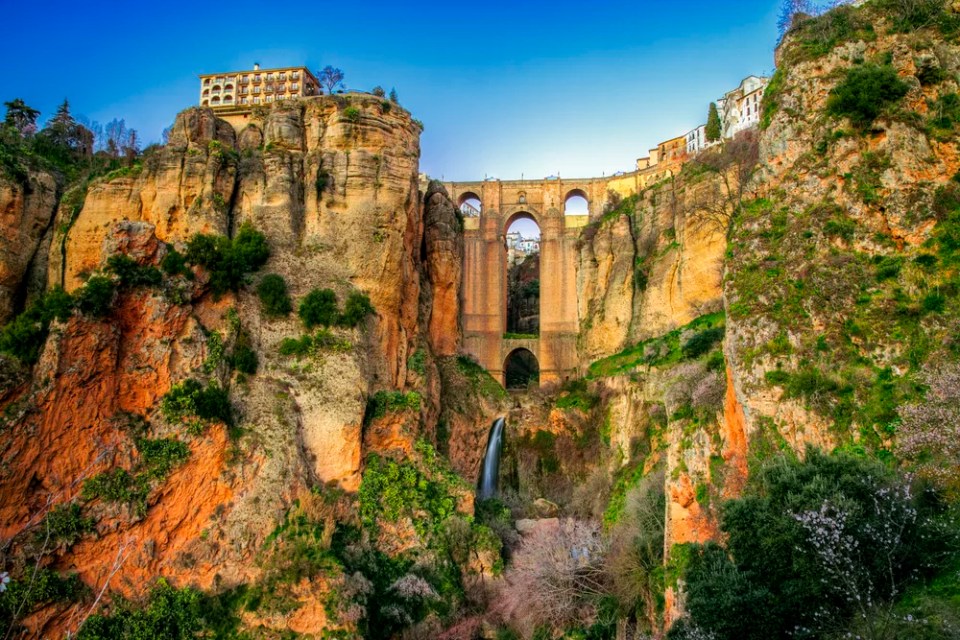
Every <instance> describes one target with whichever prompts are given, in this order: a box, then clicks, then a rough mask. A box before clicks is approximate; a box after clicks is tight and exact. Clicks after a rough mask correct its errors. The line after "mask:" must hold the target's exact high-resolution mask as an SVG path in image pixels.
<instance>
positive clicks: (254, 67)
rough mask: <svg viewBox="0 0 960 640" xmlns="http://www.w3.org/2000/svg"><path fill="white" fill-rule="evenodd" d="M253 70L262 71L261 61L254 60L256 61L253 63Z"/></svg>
mask: <svg viewBox="0 0 960 640" xmlns="http://www.w3.org/2000/svg"><path fill="white" fill-rule="evenodd" d="M253 70H254V71H260V63H259V62H254V63H253Z"/></svg>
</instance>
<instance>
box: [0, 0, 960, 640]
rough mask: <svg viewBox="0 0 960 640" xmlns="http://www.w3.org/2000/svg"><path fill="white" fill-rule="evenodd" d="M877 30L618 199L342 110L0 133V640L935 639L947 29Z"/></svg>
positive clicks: (914, 23) (950, 73)
mask: <svg viewBox="0 0 960 640" xmlns="http://www.w3.org/2000/svg"><path fill="white" fill-rule="evenodd" d="M908 4H909V5H910V7H912V6H913V5H912V4H910V3H903V2H896V1H893V0H872V1H869V2H865V3H857V6H848V5H844V6H840V7H838V8H836V9H834V10H832V11H830V12H827V13H824V14H823V15H819V16H807V17H803V18H801V19H798V20H797V21H796V22H795V23H794V26H793V27H792V28H791V29H790V30H789V31H788V32H787V34H786V35H785V37H784V40H783V42H782V43H781V45H780V47H779V48H778V50H777V60H776V62H777V72H776V75H775V76H774V77H773V79H772V81H771V82H770V85H769V87H768V88H767V89H766V92H765V95H764V97H763V105H762V118H761V122H760V126H759V128H757V129H751V130H747V131H744V132H743V133H741V134H739V135H738V136H737V137H735V138H733V139H731V140H728V141H726V142H724V143H723V144H720V145H717V146H715V147H712V148H710V149H708V150H706V151H704V152H702V153H701V154H699V155H698V156H697V157H695V158H693V159H691V160H690V161H689V162H686V163H685V164H683V165H682V166H678V167H677V168H676V170H672V171H669V172H665V173H663V174H662V175H658V176H657V179H656V180H655V181H653V182H651V183H649V184H646V183H644V184H641V183H640V182H639V179H638V177H637V175H636V174H627V175H624V176H615V177H611V178H593V179H586V180H565V179H556V180H551V179H546V180H543V181H484V182H477V183H467V184H464V183H453V182H447V183H442V182H440V181H437V180H430V179H428V178H425V177H421V175H420V171H419V160H420V146H419V140H420V134H421V132H422V130H423V125H422V124H420V123H419V122H417V121H416V120H415V119H414V118H413V116H412V115H411V114H410V113H408V112H407V111H406V110H405V109H404V108H402V107H401V106H400V105H399V104H397V103H396V102H395V101H390V100H386V99H384V98H383V97H382V96H376V95H372V94H365V93H354V92H351V93H345V94H342V95H338V94H334V95H323V96H315V97H309V98H303V99H297V100H286V101H283V102H277V103H274V104H272V105H271V106H269V107H267V108H262V109H258V110H257V111H256V112H254V113H253V115H252V117H251V118H250V119H249V122H248V123H246V124H244V126H243V127H242V128H239V129H235V128H234V127H233V126H232V125H231V124H230V123H228V122H227V121H225V120H223V119H221V118H219V117H218V116H217V113H215V112H214V111H213V110H211V109H209V108H205V107H195V108H189V109H186V110H184V111H182V112H181V113H179V114H178V115H177V117H176V120H175V122H174V125H173V128H172V130H171V133H170V137H169V140H168V142H167V143H166V144H165V145H162V146H160V145H157V146H154V147H151V148H149V149H147V150H145V151H144V153H143V154H142V155H141V156H139V157H137V158H136V159H135V161H131V162H130V163H129V164H126V165H123V166H118V167H116V168H114V169H113V170H112V171H110V172H108V173H105V174H103V175H95V173H96V172H94V171H89V172H88V173H87V174H85V175H84V174H83V173H82V172H79V170H77V171H78V172H79V173H76V174H75V175H73V176H72V177H74V178H76V179H71V174H70V172H69V171H65V170H64V169H63V167H62V166H58V165H56V164H53V163H51V162H49V161H47V160H45V159H44V157H42V156H41V155H40V154H39V153H37V152H35V151H31V149H33V147H29V146H28V144H29V143H28V142H26V141H24V140H27V139H26V138H23V140H21V138H20V136H19V133H18V134H17V137H16V140H15V142H10V139H9V138H4V141H3V145H4V146H3V147H2V152H3V155H2V156H0V161H2V162H0V169H2V171H0V211H2V212H3V217H2V218H0V227H2V234H0V267H2V269H0V276H2V277H0V316H2V318H3V321H4V322H6V323H7V324H6V326H5V328H4V329H3V331H2V334H0V408H2V418H0V420H2V422H0V443H2V444H0V572H3V573H6V574H8V577H9V578H10V582H9V585H6V588H5V589H4V590H3V591H2V592H0V634H4V636H5V637H25V638H26V637H51V638H53V637H57V638H59V637H78V638H86V639H88V640H89V639H93V638H111V637H131V638H133V637H135V638H140V637H172V638H192V637H200V636H203V637H223V638H290V637H316V638H354V637H368V638H428V637H429V638H443V639H451V640H452V639H455V638H465V639H466V638H479V637H483V638H498V639H499V638H517V637H523V638H533V637H536V638H560V637H563V638H597V639H599V638H618V640H620V639H622V640H626V639H629V638H662V637H669V638H680V639H684V638H686V639H691V640H692V639H694V638H717V639H726V638H776V637H808V638H825V639H826V638H838V637H851V636H844V635H843V634H845V633H851V634H854V635H855V637H864V638H901V637H915V638H951V637H957V636H956V634H957V633H958V629H960V605H958V598H960V595H958V594H960V580H958V578H957V576H958V568H960V564H958V562H960V561H958V556H957V533H958V532H960V527H958V526H957V521H956V519H955V518H956V513H957V509H956V502H957V488H958V486H960V483H958V480H960V473H958V468H960V466H958V465H960V454H958V445H957V442H958V440H957V438H956V436H957V435H960V432H958V429H960V426H958V425H960V422H958V420H960V383H958V381H960V178H958V176H960V145H958V141H960V41H958V37H960V8H958V7H957V6H955V3H943V2H939V3H936V2H932V3H927V4H925V5H924V6H925V7H927V9H929V12H928V13H924V14H923V15H922V16H920V17H919V18H918V17H917V14H916V13H915V12H913V9H910V7H908V6H907V5H908ZM928 5H929V6H928ZM904 7H906V8H904ZM427 126H429V123H427ZM38 135H39V134H38ZM78 162H79V161H78ZM75 169H76V168H75V167H74V166H73V165H71V166H70V170H71V171H73V170H75ZM77 176H80V177H79V178H77ZM571 194H573V195H578V196H582V197H584V198H585V199H586V201H587V202H588V207H589V210H588V213H587V215H565V211H564V209H565V202H566V200H567V199H568V198H569V197H570V196H571ZM467 198H470V199H472V198H476V199H477V200H478V201H479V202H480V203H481V205H482V206H481V207H480V208H478V209H477V215H466V216H465V215H464V213H463V209H462V206H461V205H463V203H464V202H465V201H466V199H467ZM518 217H529V218H531V219H533V220H535V221H536V223H537V224H538V226H539V228H540V230H541V238H540V254H539V264H538V268H539V290H538V291H539V294H538V295H539V315H538V316H537V318H538V322H539V334H538V335H536V336H534V337H533V338H531V337H529V336H524V335H519V334H512V333H509V332H508V325H507V307H506V305H507V295H508V292H507V288H508V282H507V262H506V246H505V241H504V237H505V234H506V232H507V229H508V228H509V225H510V224H511V222H513V221H514V220H516V219H517V218H518ZM520 350H522V351H524V352H526V353H529V354H530V355H531V356H532V357H533V359H534V360H533V361H534V362H535V364H536V370H537V375H538V376H539V377H538V380H537V383H536V384H531V385H527V388H525V389H522V390H515V389H510V390H509V391H508V390H507V389H505V385H506V386H523V385H522V384H521V385H509V384H507V383H508V381H509V378H510V374H509V371H508V369H509V366H508V365H509V362H510V360H511V357H512V356H513V354H515V353H517V352H518V351H520ZM864 505H866V506H864ZM877 514H879V515H877ZM891 523H893V524H891ZM831 527H832V528H831ZM892 529H896V531H897V532H898V533H897V534H896V535H894V534H891V533H890V531H891V530H892ZM817 531H829V532H830V533H831V534H832V535H834V536H835V538H834V540H835V541H838V542H835V544H834V545H833V546H832V547H829V548H830V549H833V550H837V549H839V550H841V551H844V552H847V551H849V555H848V556H842V553H841V554H839V555H841V556H842V558H841V559H840V560H838V561H836V562H834V564H830V562H828V560H826V559H824V558H826V556H827V554H825V553H822V552H821V550H822V549H823V546H818V544H820V539H818V538H817V537H816V532H817ZM845 545H846V546H845ZM857 545H863V546H867V545H873V546H870V547H869V549H870V551H869V552H868V553H867V554H866V556H865V555H864V554H862V553H860V552H859V551H857V552H854V551H850V550H851V549H853V548H854V547H857ZM827 546H829V545H827ZM863 546H861V547H860V548H863ZM876 549H881V550H887V551H889V553H888V555H887V556H883V559H884V561H885V562H886V564H885V565H884V563H883V562H879V561H877V562H874V556H875V554H877V553H879V552H878V551H876ZM831 557H836V556H831ZM876 557H879V556H876ZM841 565H842V566H841ZM878 565H884V566H881V567H879V568H878ZM831 572H833V573H831ZM858 572H859V573H858ZM811 576H813V577H811ZM824 576H826V577H827V578H828V579H824ZM850 576H853V577H850ZM843 577H846V578H849V580H848V581H847V582H844V580H841V578H843ZM826 582H830V583H832V584H828V585H827V586H824V585H823V584H822V583H826ZM836 585H845V587H844V588H848V590H847V591H839V590H836V591H835V590H833V589H834V587H836ZM887 585H890V586H889V587H888V586H887ZM836 588H837V589H839V587H836ZM868 598H869V600H870V602H871V606H870V607H869V608H864V607H862V606H861V604H859V603H858V602H860V601H865V600H866V599H868ZM907 616H910V619H909V620H908V619H907ZM921 620H922V621H923V622H922V624H921V622H920V621H921ZM914 623H915V624H914ZM880 628H882V630H883V631H882V633H881V632H880V631H877V629H880ZM799 629H805V630H806V631H803V632H802V633H801V632H800V631H798V630H799ZM137 634H140V635H137ZM791 634H796V635H791ZM871 634H872V635H871ZM884 634H886V635H884Z"/></svg>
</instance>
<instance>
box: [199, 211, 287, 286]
mask: <svg viewBox="0 0 960 640" xmlns="http://www.w3.org/2000/svg"><path fill="white" fill-rule="evenodd" d="M269 257H270V248H269V246H267V239H266V237H265V236H264V235H263V234H262V233H260V232H259V231H256V230H255V229H254V228H253V227H252V226H250V225H249V224H244V225H243V226H241V227H240V230H239V231H238V232H237V235H236V237H234V238H233V239H232V240H231V239H230V238H227V237H226V236H210V235H203V234H197V235H195V236H193V238H191V239H190V242H189V243H188V244H187V260H188V261H189V262H190V263H191V264H195V265H199V266H201V267H203V268H205V269H206V270H207V271H208V272H209V274H210V288H211V290H212V291H213V292H214V294H216V295H221V294H224V293H226V292H227V291H237V290H239V289H240V287H241V286H243V284H244V283H245V282H246V281H247V275H248V274H249V273H251V272H253V271H256V270H257V269H259V268H260V267H262V266H263V265H264V264H266V262H267V259H268V258H269Z"/></svg>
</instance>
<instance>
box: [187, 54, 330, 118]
mask: <svg viewBox="0 0 960 640" xmlns="http://www.w3.org/2000/svg"><path fill="white" fill-rule="evenodd" d="M319 93H320V83H319V82H318V81H317V79H316V77H314V75H313V74H312V73H310V71H309V70H308V69H307V68H306V67H280V68H276V69H261V68H260V65H259V64H254V65H253V69H251V70H249V71H230V72H227V73H211V74H204V75H201V76H200V106H202V107H212V108H213V109H217V110H222V111H249V110H250V109H253V108H254V107H256V106H260V105H265V104H269V103H271V102H275V101H278V100H288V99H290V98H302V97H306V96H314V95H318V94H319Z"/></svg>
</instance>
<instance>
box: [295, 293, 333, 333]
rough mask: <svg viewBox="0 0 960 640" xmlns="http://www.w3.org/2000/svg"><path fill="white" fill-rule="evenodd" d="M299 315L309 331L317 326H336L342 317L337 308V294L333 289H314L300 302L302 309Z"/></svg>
mask: <svg viewBox="0 0 960 640" xmlns="http://www.w3.org/2000/svg"><path fill="white" fill-rule="evenodd" d="M297 313H298V314H299V315H300V319H301V320H303V324H304V325H305V326H306V327H307V328H308V329H312V328H314V327H316V326H317V325H323V326H324V327H329V326H330V325H333V324H336V322H337V318H338V317H339V316H340V311H339V309H338V308H337V294H336V293H334V292H333V290H332V289H314V290H313V291H311V292H310V293H308V294H307V295H306V296H305V297H304V298H303V300H301V301H300V309H299V310H298V311H297Z"/></svg>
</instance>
